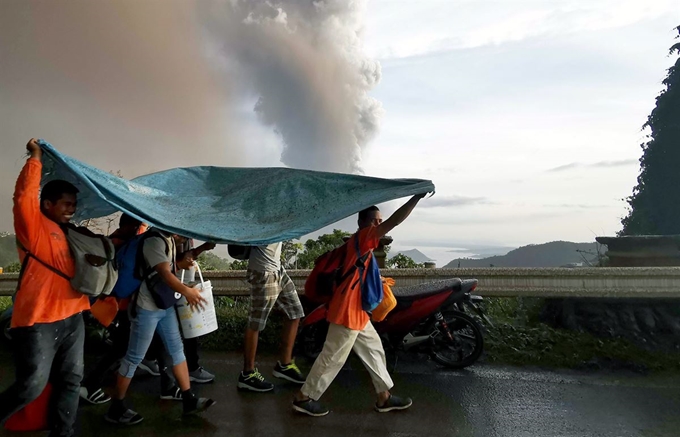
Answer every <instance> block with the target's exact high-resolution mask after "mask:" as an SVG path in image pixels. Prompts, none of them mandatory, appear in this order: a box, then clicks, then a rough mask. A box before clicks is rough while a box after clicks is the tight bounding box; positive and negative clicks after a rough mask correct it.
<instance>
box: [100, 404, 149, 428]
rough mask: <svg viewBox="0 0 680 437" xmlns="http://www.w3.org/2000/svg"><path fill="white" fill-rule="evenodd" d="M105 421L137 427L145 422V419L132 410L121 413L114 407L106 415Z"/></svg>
mask: <svg viewBox="0 0 680 437" xmlns="http://www.w3.org/2000/svg"><path fill="white" fill-rule="evenodd" d="M104 420H106V421H107V422H111V423H115V424H117V425H136V424H138V423H139V422H141V421H142V420H144V418H143V417H142V416H140V415H139V414H137V412H136V411H134V410H131V409H130V408H128V409H126V410H124V411H121V412H116V411H115V408H113V405H112V407H111V408H109V411H108V412H107V413H106V414H105V415H104Z"/></svg>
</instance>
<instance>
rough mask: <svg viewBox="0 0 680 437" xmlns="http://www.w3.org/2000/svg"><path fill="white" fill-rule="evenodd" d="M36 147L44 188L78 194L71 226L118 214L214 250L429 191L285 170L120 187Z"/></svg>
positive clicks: (174, 176)
mask: <svg viewBox="0 0 680 437" xmlns="http://www.w3.org/2000/svg"><path fill="white" fill-rule="evenodd" d="M41 145H42V148H43V152H44V153H43V182H46V181H49V180H53V179H65V180H67V181H69V182H71V183H73V184H74V185H76V187H77V188H78V189H79V190H80V193H79V194H78V213H77V215H76V219H77V220H85V219H90V218H98V217H104V216H107V215H110V214H113V213H115V212H117V211H124V212H126V213H128V214H130V215H132V216H133V217H136V218H138V219H140V220H143V221H144V222H145V223H148V224H150V225H152V226H157V227H158V228H161V229H163V230H166V231H169V232H173V233H177V234H180V235H184V236H186V237H191V238H195V239H198V240H202V241H214V242H217V243H241V244H251V245H261V244H270V243H275V242H279V241H284V240H289V239H293V238H299V237H301V236H303V235H306V234H308V233H310V232H313V231H316V230H318V229H321V228H323V227H324V226H327V225H330V224H332V223H335V222H336V221H338V220H341V219H343V218H345V217H348V216H350V215H352V214H355V213H357V212H358V211H360V210H362V209H364V208H367V207H369V206H371V205H375V204H379V203H383V202H386V201H389V200H393V199H398V198H401V197H406V196H411V195H415V194H421V193H427V192H431V191H434V185H433V184H432V182H431V181H427V180H420V179H380V178H372V177H365V176H357V175H348V174H339V173H326V172H317V171H308V170H296V169H291V168H234V167H189V168H175V169H171V170H166V171H162V172H158V173H152V174H149V175H146V176H140V177H138V178H135V179H132V180H126V179H123V178H119V177H117V176H114V175H112V174H109V173H107V172H105V171H102V170H99V169H97V168H94V167H92V166H89V165H87V164H85V163H83V162H80V161H78V160H76V159H73V158H71V157H69V156H66V155H63V154H61V153H59V152H58V151H57V150H56V149H55V148H54V147H52V146H51V145H50V144H48V143H46V142H44V141H43V142H41Z"/></svg>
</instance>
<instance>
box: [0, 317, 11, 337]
mask: <svg viewBox="0 0 680 437" xmlns="http://www.w3.org/2000/svg"><path fill="white" fill-rule="evenodd" d="M10 322H11V319H7V320H3V321H2V323H0V325H2V326H1V327H0V329H2V339H3V340H4V341H6V342H7V343H9V342H11V341H12V334H11V333H10V326H11V323H10Z"/></svg>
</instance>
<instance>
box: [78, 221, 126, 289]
mask: <svg viewBox="0 0 680 437" xmlns="http://www.w3.org/2000/svg"><path fill="white" fill-rule="evenodd" d="M66 239H67V240H68V245H69V247H70V248H71V254H72V255H73V258H74V260H75V264H76V272H75V275H73V278H71V286H72V287H73V289H74V290H76V291H79V292H81V293H83V294H85V295H87V296H99V295H101V294H103V295H109V294H111V291H113V287H114V286H115V285H116V281H117V280H118V270H117V269H116V249H115V247H114V246H113V243H112V242H111V240H109V239H108V238H106V237H105V236H103V235H96V234H93V233H92V232H90V231H88V230H87V229H85V228H71V227H69V228H68V230H67V231H66Z"/></svg>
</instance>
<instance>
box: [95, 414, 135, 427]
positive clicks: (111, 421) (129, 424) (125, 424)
mask: <svg viewBox="0 0 680 437" xmlns="http://www.w3.org/2000/svg"><path fill="white" fill-rule="evenodd" d="M104 420H106V421H107V422H109V423H113V424H115V425H123V426H131V425H137V424H138V423H141V422H142V421H143V420H144V418H143V417H140V418H139V420H137V421H135V422H119V421H117V420H115V419H111V418H110V417H109V416H104Z"/></svg>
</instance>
